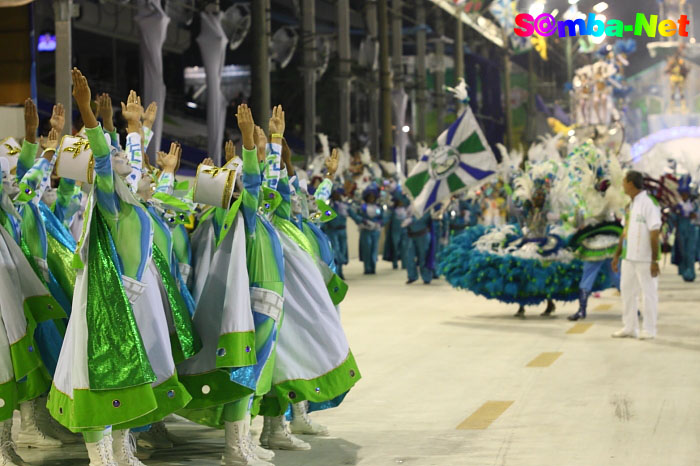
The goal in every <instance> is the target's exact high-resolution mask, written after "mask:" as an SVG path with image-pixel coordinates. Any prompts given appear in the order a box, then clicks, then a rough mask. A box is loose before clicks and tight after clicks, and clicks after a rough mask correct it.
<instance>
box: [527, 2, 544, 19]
mask: <svg viewBox="0 0 700 466" xmlns="http://www.w3.org/2000/svg"><path fill="white" fill-rule="evenodd" d="M543 11H544V2H535V3H533V4H532V5H530V10H528V13H530V14H531V15H532V16H533V17H537V16H539V15H541V14H542V12H543Z"/></svg>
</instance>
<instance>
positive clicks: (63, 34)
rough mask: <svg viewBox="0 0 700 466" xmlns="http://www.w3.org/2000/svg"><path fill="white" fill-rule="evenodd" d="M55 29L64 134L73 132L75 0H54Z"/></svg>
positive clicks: (58, 87)
mask: <svg viewBox="0 0 700 466" xmlns="http://www.w3.org/2000/svg"><path fill="white" fill-rule="evenodd" d="M53 12H54V21H55V25H54V30H55V31H56V54H55V57H56V103H60V104H63V107H64V108H65V111H66V122H65V125H64V126H63V134H72V129H73V118H72V115H73V110H72V109H73V96H72V94H71V88H72V82H71V73H70V71H71V66H72V60H71V50H72V36H71V17H72V15H73V0H54V2H53Z"/></svg>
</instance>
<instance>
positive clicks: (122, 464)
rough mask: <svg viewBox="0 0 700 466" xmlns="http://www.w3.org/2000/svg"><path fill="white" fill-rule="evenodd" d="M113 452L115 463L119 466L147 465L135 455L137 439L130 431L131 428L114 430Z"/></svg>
mask: <svg viewBox="0 0 700 466" xmlns="http://www.w3.org/2000/svg"><path fill="white" fill-rule="evenodd" d="M112 438H113V439H114V440H113V443H112V452H113V453H114V463H115V464H117V466H145V465H144V464H143V463H142V462H141V461H139V459H138V458H137V457H136V456H134V453H135V452H136V441H135V440H134V438H133V437H132V436H131V434H130V433H129V429H120V430H112Z"/></svg>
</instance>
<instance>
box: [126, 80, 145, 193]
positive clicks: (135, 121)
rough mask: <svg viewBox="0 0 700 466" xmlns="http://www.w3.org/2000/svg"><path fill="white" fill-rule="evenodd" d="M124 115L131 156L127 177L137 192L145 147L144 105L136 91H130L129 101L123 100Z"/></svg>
mask: <svg viewBox="0 0 700 466" xmlns="http://www.w3.org/2000/svg"><path fill="white" fill-rule="evenodd" d="M122 115H123V116H124V119H125V120H126V124H127V136H126V152H127V154H128V156H129V165H131V173H130V174H129V176H127V177H126V179H127V184H128V185H129V187H130V188H131V190H132V191H134V192H136V189H137V187H138V184H139V181H140V180H141V171H142V169H143V147H142V144H141V117H142V116H143V107H142V106H141V97H139V96H138V95H137V94H136V91H133V90H132V91H131V92H129V97H128V99H127V103H126V104H124V102H122Z"/></svg>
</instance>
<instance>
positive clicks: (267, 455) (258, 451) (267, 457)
mask: <svg viewBox="0 0 700 466" xmlns="http://www.w3.org/2000/svg"><path fill="white" fill-rule="evenodd" d="M244 427H245V441H246V443H247V444H248V449H249V450H251V451H252V452H253V455H255V456H256V457H258V458H259V459H261V460H263V461H272V460H273V459H274V458H275V452H274V451H270V450H266V449H264V448H263V447H261V446H260V445H258V444H257V443H255V441H253V436H252V435H251V432H250V414H248V415H247V416H246V418H245V426H244Z"/></svg>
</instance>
